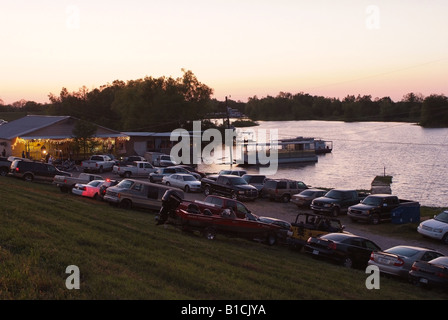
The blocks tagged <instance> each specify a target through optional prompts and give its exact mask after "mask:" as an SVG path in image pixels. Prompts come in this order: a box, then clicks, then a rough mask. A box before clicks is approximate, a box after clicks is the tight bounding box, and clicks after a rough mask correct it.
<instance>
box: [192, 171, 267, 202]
mask: <svg viewBox="0 0 448 320" xmlns="http://www.w3.org/2000/svg"><path fill="white" fill-rule="evenodd" d="M201 188H202V190H203V191H204V194H205V195H206V196H209V195H211V194H219V195H223V196H225V197H230V198H232V199H234V200H255V199H257V198H258V190H257V188H256V187H254V186H252V185H250V184H248V183H247V181H246V180H244V179H243V178H242V177H239V176H235V175H220V176H218V178H217V179H216V180H213V179H208V178H202V180H201Z"/></svg>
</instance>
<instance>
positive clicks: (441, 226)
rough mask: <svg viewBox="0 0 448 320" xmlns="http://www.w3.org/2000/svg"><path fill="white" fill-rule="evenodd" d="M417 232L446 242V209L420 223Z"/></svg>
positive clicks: (447, 213)
mask: <svg viewBox="0 0 448 320" xmlns="http://www.w3.org/2000/svg"><path fill="white" fill-rule="evenodd" d="M417 231H418V233H420V234H422V235H424V236H426V237H429V238H433V239H437V240H442V241H443V242H444V243H446V244H448V210H445V211H443V212H442V213H439V214H438V215H437V216H434V219H429V220H426V221H423V222H422V223H420V225H419V226H418V227H417Z"/></svg>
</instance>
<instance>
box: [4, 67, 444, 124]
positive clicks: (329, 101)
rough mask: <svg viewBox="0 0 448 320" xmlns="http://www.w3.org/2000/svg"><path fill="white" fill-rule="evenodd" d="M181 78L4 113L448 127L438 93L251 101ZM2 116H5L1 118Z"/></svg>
mask: <svg viewBox="0 0 448 320" xmlns="http://www.w3.org/2000/svg"><path fill="white" fill-rule="evenodd" d="M182 71H183V76H182V77H180V78H175V79H174V78H172V77H160V78H153V77H145V78H143V79H138V80H131V81H127V82H124V81H120V80H116V81H114V82H112V83H109V84H106V85H103V86H101V87H100V88H96V89H93V90H91V91H89V90H88V89H87V88H86V87H83V88H80V89H79V90H78V91H77V92H68V90H67V89H66V88H62V90H61V92H60V93H59V95H55V94H52V93H50V95H49V99H50V103H47V104H40V103H36V102H33V101H25V100H21V101H17V102H14V103H13V104H11V105H4V104H3V103H2V101H1V100H0V112H17V111H20V112H27V113H28V114H30V113H33V114H47V115H64V116H73V117H77V118H79V119H82V120H86V121H89V122H94V123H96V124H98V125H102V126H105V127H108V128H111V129H115V130H119V131H153V132H169V131H172V130H174V129H176V128H185V129H187V130H191V129H192V121H193V120H201V121H202V129H207V128H209V127H219V125H217V124H215V123H213V122H211V121H210V120H208V118H210V115H212V114H217V113H220V114H225V113H226V110H227V109H226V108H227V107H230V108H234V109H238V110H239V111H241V112H242V113H244V114H245V115H246V116H247V117H248V118H249V119H252V120H255V121H257V120H266V121H269V120H341V121H398V122H414V123H419V124H420V125H422V126H425V127H448V98H447V97H446V96H445V95H438V94H433V95H430V96H428V97H424V96H423V95H421V94H415V93H409V94H407V95H405V96H404V97H403V99H402V100H401V101H397V102H395V101H392V99H391V98H389V97H383V98H376V99H372V96H370V95H364V96H361V95H358V96H354V95H348V96H346V97H345V98H344V99H342V100H340V99H336V98H328V97H323V96H312V95H310V94H307V93H303V92H301V93H297V94H291V93H285V92H280V93H279V94H278V95H277V96H276V97H273V96H267V97H264V98H258V97H257V96H254V97H251V98H249V99H248V101H247V102H241V101H233V100H230V99H229V100H227V101H218V100H216V99H212V98H211V96H212V94H213V89H211V88H210V87H208V86H207V85H205V84H203V83H201V82H199V81H198V79H197V78H196V76H195V75H194V74H193V73H192V72H191V71H186V70H182ZM0 118H1V116H0Z"/></svg>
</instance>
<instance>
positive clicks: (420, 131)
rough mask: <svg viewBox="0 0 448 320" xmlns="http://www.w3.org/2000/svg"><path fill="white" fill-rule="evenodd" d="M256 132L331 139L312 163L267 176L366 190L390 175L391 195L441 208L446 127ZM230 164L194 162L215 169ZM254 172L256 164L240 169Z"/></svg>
mask: <svg viewBox="0 0 448 320" xmlns="http://www.w3.org/2000/svg"><path fill="white" fill-rule="evenodd" d="M259 123H260V125H259V126H258V127H252V129H253V130H255V132H257V130H260V129H265V130H266V132H268V133H270V132H274V131H272V130H277V133H278V136H279V138H293V137H297V136H303V137H315V138H322V139H325V140H331V141H333V152H332V153H329V154H324V155H319V156H318V161H317V162H316V163H311V164H288V165H279V167H278V170H277V172H276V173H275V174H274V175H273V176H271V178H290V179H296V180H301V181H303V182H305V183H306V184H307V185H310V186H313V187H324V188H353V189H365V190H369V189H370V187H371V182H372V180H373V179H374V178H375V176H377V175H383V174H384V173H385V174H386V175H390V176H392V177H393V178H392V185H391V187H392V193H393V194H395V195H397V196H399V197H400V198H402V199H408V200H415V201H419V202H420V204H421V205H424V206H435V207H445V206H447V200H446V196H447V194H448V170H447V167H448V128H436V129H425V128H422V127H420V126H418V125H415V124H411V123H398V122H339V121H261V122H259ZM230 167H233V168H237V167H236V166H235V165H233V166H230V165H218V164H214V165H204V164H202V165H199V169H200V170H203V171H204V172H217V171H219V170H221V169H225V168H230ZM245 169H246V170H247V171H248V172H251V173H258V170H259V168H257V167H245Z"/></svg>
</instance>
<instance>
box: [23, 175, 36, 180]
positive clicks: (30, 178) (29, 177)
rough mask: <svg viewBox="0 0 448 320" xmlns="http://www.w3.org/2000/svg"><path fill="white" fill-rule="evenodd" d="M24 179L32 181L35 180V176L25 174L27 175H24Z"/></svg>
mask: <svg viewBox="0 0 448 320" xmlns="http://www.w3.org/2000/svg"><path fill="white" fill-rule="evenodd" d="M23 180H25V181H28V182H31V181H33V180H34V177H33V175H32V174H30V173H27V174H25V175H24V176H23Z"/></svg>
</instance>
